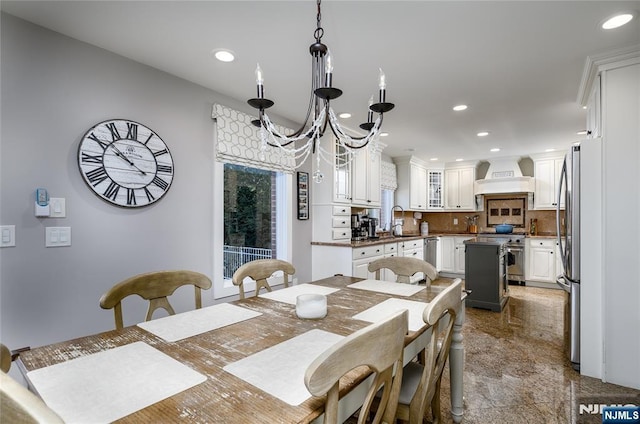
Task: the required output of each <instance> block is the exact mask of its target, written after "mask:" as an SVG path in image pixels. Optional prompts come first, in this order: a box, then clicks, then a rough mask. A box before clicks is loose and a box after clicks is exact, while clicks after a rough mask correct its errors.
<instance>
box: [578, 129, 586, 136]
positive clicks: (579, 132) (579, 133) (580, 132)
mask: <svg viewBox="0 0 640 424" xmlns="http://www.w3.org/2000/svg"><path fill="white" fill-rule="evenodd" d="M576 134H578V135H587V130H582V131H578V132H577V133H576Z"/></svg>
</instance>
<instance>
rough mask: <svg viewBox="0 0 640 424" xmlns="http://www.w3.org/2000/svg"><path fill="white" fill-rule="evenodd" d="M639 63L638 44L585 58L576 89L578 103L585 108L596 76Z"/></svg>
mask: <svg viewBox="0 0 640 424" xmlns="http://www.w3.org/2000/svg"><path fill="white" fill-rule="evenodd" d="M637 63H640V44H635V45H633V46H629V47H624V48H621V49H616V50H611V51H609V52H606V53H601V54H597V55H593V56H587V60H586V62H585V65H584V71H583V72H582V80H581V81H580V88H579V89H578V103H579V104H580V105H582V106H586V105H587V102H588V101H589V95H590V94H591V87H592V86H593V82H594V80H595V79H596V76H597V75H598V74H599V73H600V72H602V71H606V70H608V69H613V68H619V67H621V66H629V65H634V64H637Z"/></svg>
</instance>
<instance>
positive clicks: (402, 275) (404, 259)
mask: <svg viewBox="0 0 640 424" xmlns="http://www.w3.org/2000/svg"><path fill="white" fill-rule="evenodd" d="M368 268H369V272H375V273H376V280H379V279H380V270H381V269H385V268H386V269H390V270H391V271H393V273H394V274H396V276H397V277H396V281H397V282H398V283H408V282H409V278H410V277H411V276H412V275H414V274H416V273H418V272H422V273H424V275H425V280H426V281H427V287H429V286H430V285H431V281H433V280H435V279H436V278H438V271H437V270H436V268H435V267H434V266H433V265H431V264H430V263H429V262H427V261H423V260H422V259H418V258H413V257H409V256H392V257H388V258H382V259H378V260H376V261H373V262H371V263H369V266H368Z"/></svg>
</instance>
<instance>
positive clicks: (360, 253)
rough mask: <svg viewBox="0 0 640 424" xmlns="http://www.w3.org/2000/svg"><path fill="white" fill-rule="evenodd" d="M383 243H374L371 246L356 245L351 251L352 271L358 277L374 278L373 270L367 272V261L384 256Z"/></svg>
mask: <svg viewBox="0 0 640 424" xmlns="http://www.w3.org/2000/svg"><path fill="white" fill-rule="evenodd" d="M384 252H385V245H383V244H376V245H372V246H364V247H356V248H354V249H353V251H352V255H353V256H352V258H353V264H352V273H351V275H352V276H354V277H359V278H369V279H374V278H375V272H369V263H371V262H373V261H376V260H378V259H381V258H383V257H384V254H385V253H384Z"/></svg>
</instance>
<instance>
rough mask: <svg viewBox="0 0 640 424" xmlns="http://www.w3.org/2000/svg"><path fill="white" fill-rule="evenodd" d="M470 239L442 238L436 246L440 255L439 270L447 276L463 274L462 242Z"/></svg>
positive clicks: (463, 250) (463, 256)
mask: <svg viewBox="0 0 640 424" xmlns="http://www.w3.org/2000/svg"><path fill="white" fill-rule="evenodd" d="M469 238H470V237H462V236H442V237H440V245H439V246H438V247H439V248H441V249H439V250H440V251H441V252H442V255H441V258H442V260H441V264H442V265H441V269H439V270H438V271H442V272H444V273H448V274H464V271H465V245H464V241H465V240H468V239H469Z"/></svg>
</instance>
